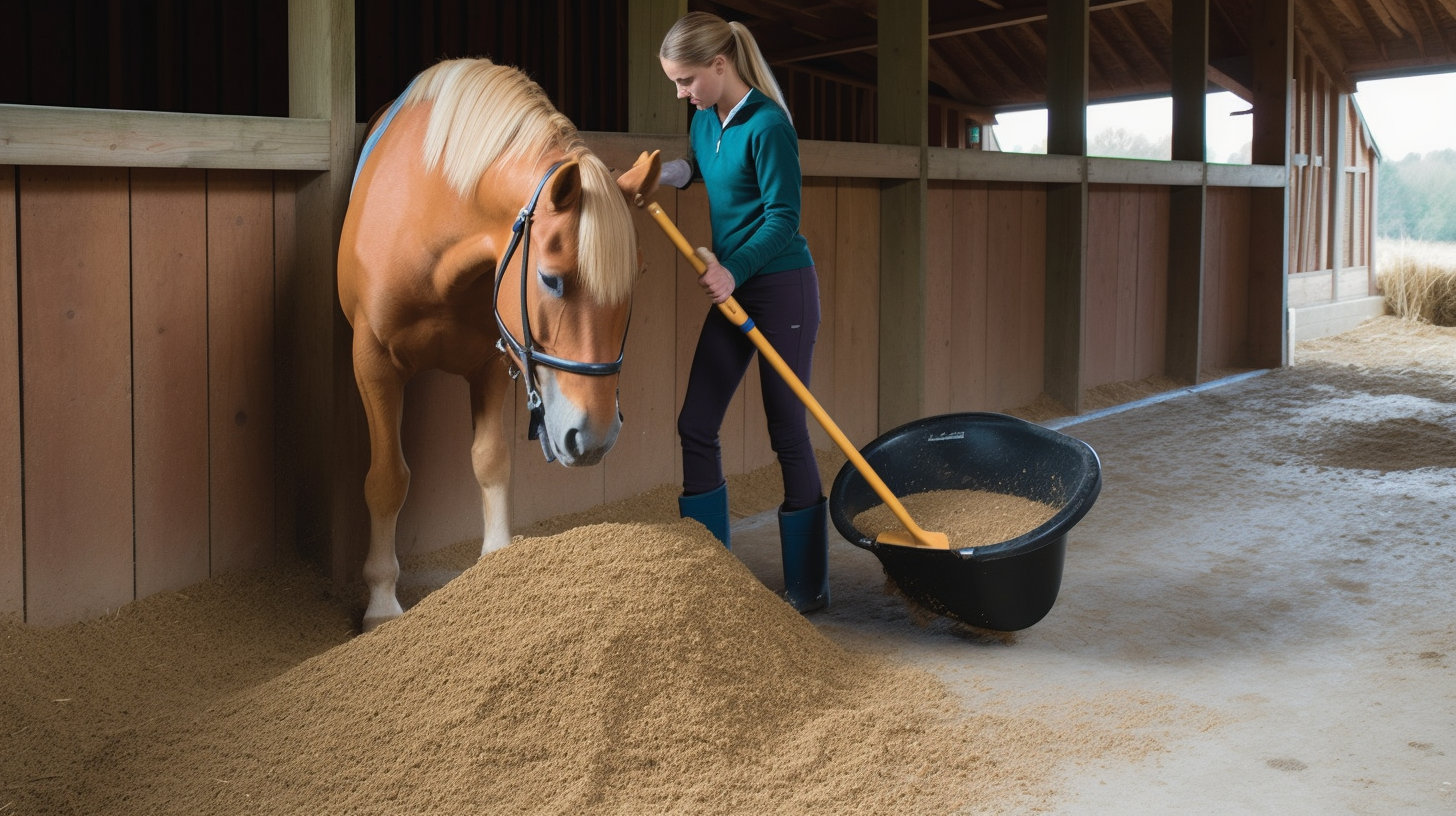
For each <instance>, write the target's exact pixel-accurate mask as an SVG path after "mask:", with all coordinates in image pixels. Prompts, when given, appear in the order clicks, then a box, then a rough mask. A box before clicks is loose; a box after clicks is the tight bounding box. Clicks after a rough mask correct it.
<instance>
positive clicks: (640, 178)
mask: <svg viewBox="0 0 1456 816" xmlns="http://www.w3.org/2000/svg"><path fill="white" fill-rule="evenodd" d="M660 171H661V161H660V160H659V158H658V156H657V154H656V153H655V152H654V153H653V154H651V155H650V156H648V155H646V154H644V155H643V156H642V157H641V158H639V159H638V161H637V164H635V165H634V166H633V167H632V169H630V170H628V171H627V172H626V173H623V174H622V176H621V177H620V178H619V179H617V180H616V181H615V183H614V181H613V179H612V178H611V175H610V174H609V173H608V172H607V168H606V166H605V165H603V164H602V162H601V160H600V159H598V158H596V157H595V156H593V155H592V154H590V153H587V152H582V153H579V154H577V155H575V156H574V157H572V158H570V159H568V160H566V161H564V162H562V163H561V164H560V165H558V166H556V167H555V168H554V170H552V171H548V173H547V175H546V177H545V178H543V179H541V180H539V182H536V183H535V185H534V186H533V187H532V190H533V193H534V194H535V197H534V198H533V199H532V201H531V202H530V203H528V204H527V208H528V209H529V208H530V206H531V204H532V203H533V204H534V212H533V213H532V215H531V216H530V218H528V219H526V220H524V221H518V222H517V223H518V225H523V226H521V229H520V233H521V234H520V236H519V239H518V240H519V243H520V246H519V247H518V248H517V249H516V251H515V253H514V255H513V256H511V257H508V258H507V259H506V260H505V261H504V262H503V265H502V268H501V270H500V273H501V274H500V280H499V281H498V283H497V291H496V310H497V315H498V319H499V321H500V324H501V330H502V336H503V339H504V340H505V342H506V343H507V344H508V346H509V349H510V353H511V356H512V357H513V358H514V363H515V365H516V366H517V367H518V368H520V369H521V370H522V371H523V372H525V373H526V374H527V378H528V379H527V382H528V388H527V395H528V397H527V398H528V403H529V404H530V407H531V410H532V427H531V431H532V433H533V434H538V435H539V437H540V439H541V447H542V450H543V451H544V452H545V454H546V457H547V459H548V460H549V459H551V458H553V457H555V458H559V459H560V460H561V463H562V464H564V465H567V466H569V467H570V466H579V465H592V464H596V463H597V462H599V461H601V458H602V457H603V456H604V455H605V454H606V452H607V451H608V450H610V449H611V447H612V445H613V444H614V443H615V442H616V440H617V433H618V431H620V429H621V426H622V421H621V414H620V413H619V412H618V406H617V383H618V378H619V374H618V371H619V369H620V367H621V360H622V350H623V346H624V344H625V342H626V334H627V324H628V320H629V318H630V315H631V307H632V299H631V294H632V288H633V286H634V285H635V284H636V282H637V279H638V277H639V276H640V274H641V271H642V268H643V267H642V261H641V254H640V252H639V250H638V248H637V236H636V229H635V227H634V226H633V223H632V215H631V210H630V208H629V206H628V202H629V201H630V202H634V203H636V202H641V201H643V200H644V199H645V198H646V197H647V196H650V195H651V194H652V192H653V191H654V190H655V189H656V186H657V179H658V175H659V173H660ZM523 310H524V318H525V319H524V320H523V319H522V317H523Z"/></svg>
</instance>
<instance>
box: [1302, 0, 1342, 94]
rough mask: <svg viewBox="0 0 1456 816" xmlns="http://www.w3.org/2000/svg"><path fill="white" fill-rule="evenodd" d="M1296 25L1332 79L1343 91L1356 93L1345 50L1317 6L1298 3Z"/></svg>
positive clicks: (1310, 50)
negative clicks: (1346, 64)
mask: <svg viewBox="0 0 1456 816" xmlns="http://www.w3.org/2000/svg"><path fill="white" fill-rule="evenodd" d="M1294 25H1295V28H1296V29H1297V30H1298V32H1299V35H1300V36H1301V37H1303V38H1304V43H1305V46H1306V47H1307V48H1308V49H1309V52H1310V53H1311V54H1313V55H1314V58H1315V59H1316V60H1318V61H1319V64H1320V65H1321V66H1322V67H1323V68H1324V69H1325V73H1326V74H1329V75H1330V80H1331V81H1332V82H1334V83H1335V85H1336V86H1337V87H1338V88H1339V89H1340V91H1341V93H1354V92H1355V83H1353V82H1351V81H1350V77H1349V75H1348V74H1346V73H1345V52H1344V50H1343V49H1342V48H1341V47H1340V43H1339V40H1337V39H1336V38H1335V36H1334V35H1332V34H1331V33H1330V30H1329V26H1328V25H1327V24H1326V22H1325V19H1324V17H1323V16H1322V15H1321V14H1320V10H1319V9H1318V8H1317V7H1313V6H1310V5H1308V4H1304V3H1301V4H1298V5H1296V6H1295V8H1294Z"/></svg>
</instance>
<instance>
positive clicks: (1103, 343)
mask: <svg viewBox="0 0 1456 816" xmlns="http://www.w3.org/2000/svg"><path fill="white" fill-rule="evenodd" d="M1121 204H1122V201H1121V196H1120V195H1119V193H1118V190H1117V188H1115V187H1111V188H1110V187H1105V186H1103V185H1100V184H1098V185H1088V190H1087V306H1086V309H1087V311H1086V317H1085V322H1084V323H1083V324H1082V342H1083V344H1084V349H1085V350H1084V352H1083V357H1082V377H1083V383H1082V385H1083V387H1084V388H1091V387H1093V386H1098V385H1105V384H1106V383H1110V382H1112V381H1113V379H1114V371H1115V369H1116V355H1117V318H1118V313H1117V284H1118V280H1117V262H1118V257H1117V253H1118V227H1119V223H1120V219H1121V213H1120V209H1119V208H1120V206H1121Z"/></svg>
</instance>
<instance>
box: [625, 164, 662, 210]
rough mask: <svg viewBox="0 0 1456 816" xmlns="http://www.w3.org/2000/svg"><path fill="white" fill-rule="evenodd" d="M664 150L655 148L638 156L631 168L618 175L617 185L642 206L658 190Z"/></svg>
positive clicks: (629, 198) (628, 198) (633, 201)
mask: <svg viewBox="0 0 1456 816" xmlns="http://www.w3.org/2000/svg"><path fill="white" fill-rule="evenodd" d="M661 152H662V151H660V150H654V151H652V152H651V153H643V154H642V155H640V156H638V157H637V163H636V164H633V165H632V167H631V169H629V170H628V171H627V172H625V173H623V174H622V175H620V176H618V177H617V186H618V187H620V188H622V195H624V196H626V197H627V200H628V201H630V202H632V203H633V204H636V205H637V206H639V207H641V206H644V205H645V204H646V203H647V199H649V198H651V197H652V194H653V193H655V192H657V179H658V177H659V176H661V175H662V156H661V155H660V154H661Z"/></svg>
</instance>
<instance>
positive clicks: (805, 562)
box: [658, 12, 829, 612]
mask: <svg viewBox="0 0 1456 816" xmlns="http://www.w3.org/2000/svg"><path fill="white" fill-rule="evenodd" d="M658 57H659V58H660V60H661V62H662V70H663V71H664V72H665V73H666V74H667V77H668V79H671V80H672V81H673V83H674V84H675V85H676V86H677V95H678V97H679V98H681V99H688V100H690V101H691V102H692V104H693V106H694V107H696V108H697V113H695V114H694V115H693V119H692V123H691V125H690V128H689V144H690V147H691V156H692V165H689V164H688V163H686V162H683V161H682V160H678V161H677V162H669V163H668V166H666V167H664V169H663V179H664V181H665V182H666V183H670V184H674V185H675V186H678V187H682V186H686V184H687V182H688V180H689V179H690V178H692V177H693V176H694V175H695V173H694V172H693V169H694V167H693V166H695V168H696V175H699V176H700V177H701V178H702V179H703V182H704V183H705V184H706V185H707V190H708V205H709V208H710V212H709V215H710V221H711V223H712V228H713V251H712V253H711V254H708V253H706V252H703V251H701V250H700V252H702V254H703V255H704V259H705V260H706V261H707V262H708V269H707V272H705V273H704V274H703V275H702V276H701V277H700V278H699V279H698V283H699V285H701V286H702V287H703V289H704V290H705V291H706V292H707V294H708V296H709V297H710V298H711V299H712V300H713V302H714V303H722V302H723V301H725V300H727V299H728V297H729V296H730V295H731V296H733V297H734V298H736V299H737V301H738V302H739V304H740V305H741V306H742V307H743V309H744V311H746V312H747V313H748V315H749V316H750V317H751V318H753V322H754V323H755V324H757V326H758V328H759V329H760V330H761V331H762V332H763V334H764V336H765V337H767V338H768V340H769V342H771V343H772V344H773V346H774V349H775V350H776V351H778V353H779V354H780V356H782V357H783V358H784V360H785V361H786V362H787V363H788V364H789V366H790V367H791V368H793V370H794V372H795V373H796V374H797V375H798V376H799V379H800V380H802V381H803V382H804V383H805V384H806V385H807V384H808V382H809V369H810V365H811V363H812V361H813V357H814V338H815V335H816V334H817V333H818V331H819V283H818V278H817V277H816V275H815V271H814V259H813V257H812V256H810V254H809V245H808V242H807V241H805V240H804V237H803V236H802V235H800V234H799V200H800V182H801V179H800V170H799V140H798V136H797V134H796V133H795V132H794V125H793V122H792V121H791V119H790V117H789V112H788V109H787V107H786V106H785V105H784V98H783V93H782V92H781V91H780V90H779V86H778V83H777V82H775V81H774V78H773V73H772V72H771V71H770V70H769V67H768V63H767V62H766V61H765V60H764V58H763V54H762V53H761V52H760V51H759V49H758V44H757V42H755V41H754V39H753V35H752V34H751V33H750V32H749V31H748V29H746V28H744V27H743V26H742V25H741V24H739V23H728V22H725V21H724V20H723V19H722V18H720V17H717V16H714V15H712V14H706V13H703V12H693V13H691V14H688V15H687V16H685V17H683V18H682V19H681V20H678V21H677V23H676V24H674V25H673V27H672V29H671V30H669V31H668V32H667V36H666V37H665V38H664V39H663V41H662V48H661V49H660V50H659V52H658ZM753 356H754V347H753V343H752V342H751V341H750V340H749V339H748V337H747V336H745V335H744V334H743V333H742V332H741V331H740V330H739V329H738V328H737V327H736V326H734V325H733V324H732V323H730V322H729V321H728V319H727V318H725V317H724V316H723V315H722V313H721V312H719V311H718V310H717V309H711V310H710V311H709V313H708V317H707V319H706V320H705V321H704V323H703V330H702V333H701V334H700V335H699V336H698V346H697V351H696V352H695V354H694V356H693V365H692V371H691V373H690V374H689V377H688V388H687V395H686V397H685V398H684V401H683V408H682V413H680V414H679V415H678V435H679V437H680V438H681V440H682V451H683V495H682V497H681V498H679V499H678V507H679V510H680V512H681V514H682V515H683V516H684V517H688V518H694V519H697V520H698V521H700V522H702V523H703V524H704V525H705V526H706V527H707V528H708V529H709V530H711V531H712V532H713V534H714V535H716V536H717V537H718V539H719V540H720V541H722V542H723V544H724V545H725V546H727V545H729V543H730V542H729V525H728V485H727V482H726V481H725V480H724V478H723V466H722V459H721V455H720V450H719V446H718V431H719V429H720V428H721V427H722V424H723V416H724V414H725V413H726V412H727V410H728V403H729V401H731V400H732V399H733V392H734V391H736V390H737V389H738V384H739V383H740V382H741V381H742V379H743V375H744V373H745V372H746V371H747V370H748V364H749V362H751V361H752V359H753ZM759 372H760V374H761V375H762V383H763V408H764V413H765V415H766V416H767V418H768V432H769V438H770V440H771V443H772V445H773V449H774V452H775V453H776V454H777V455H778V460H779V466H780V469H781V470H782V471H783V477H784V501H783V504H782V505H781V506H780V507H779V540H780V543H781V551H782V554H783V564H784V584H785V599H786V600H787V601H788V602H789V603H790V604H792V605H793V606H794V608H795V609H798V610H799V611H801V612H808V611H812V610H815V609H821V608H823V607H824V606H826V605H828V603H829V575H828V556H829V552H828V528H827V513H826V503H825V499H824V495H823V489H822V485H821V484H820V481H819V467H818V463H817V462H816V460H815V458H814V448H813V445H812V444H811V443H810V440H809V428H808V426H807V424H806V421H805V410H804V405H803V403H802V402H800V401H799V399H798V397H796V396H795V395H794V392H793V391H792V390H791V389H790V388H789V386H788V384H787V383H785V382H784V381H783V379H782V378H781V377H779V375H778V374H777V373H776V372H775V371H774V370H773V368H772V367H771V366H770V365H769V364H768V363H767V362H766V361H764V360H762V359H760V361H759Z"/></svg>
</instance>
